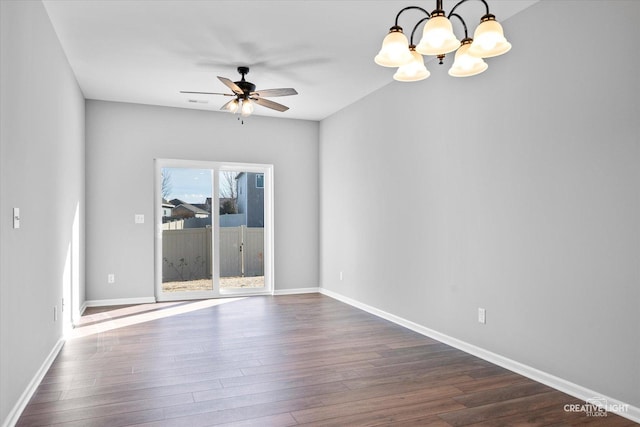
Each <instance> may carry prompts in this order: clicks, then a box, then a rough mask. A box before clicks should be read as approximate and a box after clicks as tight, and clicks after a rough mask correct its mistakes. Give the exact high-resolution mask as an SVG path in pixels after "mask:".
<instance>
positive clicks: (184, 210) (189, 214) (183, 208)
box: [169, 199, 209, 218]
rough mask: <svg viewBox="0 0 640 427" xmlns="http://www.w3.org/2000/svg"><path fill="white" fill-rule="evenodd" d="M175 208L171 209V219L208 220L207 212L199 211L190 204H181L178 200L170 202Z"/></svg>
mask: <svg viewBox="0 0 640 427" xmlns="http://www.w3.org/2000/svg"><path fill="white" fill-rule="evenodd" d="M169 203H171V204H173V205H174V206H175V207H174V208H173V209H172V215H171V216H172V217H174V218H209V212H207V211H206V210H204V209H200V208H199V207H197V206H194V205H192V204H190V203H186V202H183V201H182V200H180V199H173V200H170V202H169Z"/></svg>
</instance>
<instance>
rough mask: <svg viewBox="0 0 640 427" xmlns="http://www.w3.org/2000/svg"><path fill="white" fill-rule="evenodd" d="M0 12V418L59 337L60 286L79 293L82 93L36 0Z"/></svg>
mask: <svg viewBox="0 0 640 427" xmlns="http://www.w3.org/2000/svg"><path fill="white" fill-rule="evenodd" d="M0 15H1V18H0V19H1V21H0V28H1V31H2V33H1V35H0V67H1V68H0V93H2V96H1V97H0V99H1V101H0V103H1V104H0V212H1V215H0V263H1V264H0V424H2V423H3V422H6V421H8V420H7V416H8V415H9V412H10V411H11V409H12V408H13V407H14V406H15V405H16V402H17V401H18V399H19V397H20V395H21V394H22V392H23V391H24V390H25V389H26V388H27V385H28V384H29V382H30V381H31V379H32V378H33V377H34V376H35V375H36V373H37V371H38V369H39V368H40V366H41V365H42V364H43V362H44V361H45V359H46V358H47V356H48V355H49V353H50V352H51V350H52V349H53V348H54V346H55V345H56V343H57V342H58V340H59V339H60V338H61V337H62V331H63V328H62V326H63V318H62V316H63V314H64V315H66V314H68V313H69V312H70V311H69V309H70V304H69V300H68V298H67V311H66V312H65V313H60V308H61V302H62V296H63V288H65V286H66V287H69V286H70V285H71V283H72V282H73V284H74V285H75V287H76V288H77V290H78V291H77V293H76V294H75V297H76V298H75V299H76V301H75V306H76V309H77V308H78V307H79V304H80V303H82V302H83V301H84V277H83V275H84V268H83V263H84V257H83V251H84V243H83V236H84V231H83V215H84V99H83V97H82V93H81V92H80V90H79V88H78V85H77V83H76V80H75V77H74V75H73V74H72V72H71V69H70V67H69V65H68V63H67V60H66V57H65V55H64V53H63V52H62V49H61V47H60V45H59V43H58V38H57V36H56V34H55V33H54V31H53V28H52V26H51V23H50V21H49V18H48V16H47V13H46V11H45V9H44V7H43V6H42V3H41V2H35V1H27V2H25V1H22V2H18V1H4V0H3V1H1V2H0ZM13 207H19V208H20V213H21V217H22V221H21V228H20V229H17V230H14V229H13V228H12V215H11V214H12V208H13ZM74 223H75V228H74ZM54 306H56V307H57V309H58V315H59V317H58V321H57V322H54V317H53V308H54Z"/></svg>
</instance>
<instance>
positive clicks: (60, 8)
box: [44, 0, 537, 120]
mask: <svg viewBox="0 0 640 427" xmlns="http://www.w3.org/2000/svg"><path fill="white" fill-rule="evenodd" d="M536 1H537V0H509V1H507V0H488V3H489V6H490V8H491V13H493V14H494V15H496V17H497V19H498V20H499V21H504V20H506V19H507V18H508V17H510V16H512V15H514V14H515V13H518V12H520V11H521V10H523V9H525V8H527V7H529V6H531V5H532V4H533V3H535V2H536ZM435 3H436V2H435V0H426V1H424V0H423V1H415V0H385V1H365V0H313V1H311V0H309V1H303V0H284V1H265V0H257V1H239V0H235V1H205V0H199V1H171V0H164V1H150V0H120V1H114V0H107V1H99V0H90V1H78V0H45V1H44V4H45V7H46V9H47V12H48V14H49V16H50V18H51V22H52V23H53V26H54V28H55V31H56V33H57V34H58V37H59V39H60V42H61V43H62V47H63V49H64V51H65V53H66V55H67V57H68V59H69V63H70V64H71V67H72V69H73V71H74V73H75V75H76V76H77V79H78V83H79V85H80V87H81V89H82V92H83V93H84V96H85V97H86V98H88V99H99V100H107V101H120V102H133V103H140V104H151V105H162V106H170V107H179V108H194V109H203V110H212V111H218V110H219V108H220V107H221V106H222V104H224V103H225V102H226V101H228V99H229V98H225V97H222V96H203V95H197V96H196V95H184V94H180V93H179V92H180V91H181V90H188V91H204V92H227V93H228V92H229V91H228V90H227V89H226V87H225V86H224V85H223V84H222V83H221V82H220V81H219V80H218V79H217V78H216V76H223V77H228V78H230V79H231V80H234V81H236V80H239V78H240V76H239V75H238V74H237V71H236V68H237V66H240V65H247V66H249V67H251V71H250V73H249V75H247V80H249V81H251V82H253V83H255V84H256V86H257V88H258V89H269V88H279V87H293V88H295V89H296V90H297V91H298V93H299V95H297V96H289V97H281V98H271V99H273V100H274V101H276V102H279V103H282V104H285V105H287V106H288V107H290V110H288V111H286V112H284V113H280V112H277V111H272V110H269V109H266V108H263V107H259V106H256V110H255V113H254V114H259V115H265V116H267V115H268V116H275V117H287V118H295V119H308V120H321V119H323V118H325V117H327V116H329V115H331V114H332V113H334V112H336V111H338V110H341V109H343V108H345V107H346V106H348V105H350V104H352V103H353V102H355V101H357V100H359V99H360V98H362V97H364V96H366V95H367V94H369V93H371V92H373V91H375V90H377V89H379V88H381V87H382V86H384V85H387V84H389V83H391V82H393V80H392V75H393V73H394V69H390V68H383V67H380V66H377V65H376V64H374V62H373V57H374V56H375V55H376V53H377V52H378V50H379V49H380V44H381V43H382V39H383V38H384V36H385V35H386V33H387V31H388V30H389V27H391V26H392V25H393V23H394V19H395V16H396V13H397V12H398V11H399V10H400V9H402V8H403V7H405V6H409V5H417V6H421V7H423V8H424V9H426V10H429V11H431V10H432V9H434V8H435ZM455 3H456V1H454V0H444V6H445V9H446V10H447V11H449V10H450V9H451V7H452V6H453V5H454V4H455ZM457 12H458V13H459V14H461V15H462V16H463V18H464V19H465V20H466V21H467V25H468V26H469V31H470V32H473V29H474V28H475V26H476V25H477V23H478V22H479V19H480V16H481V15H483V14H484V6H483V5H482V3H481V2H480V1H470V2H468V3H466V4H464V5H463V6H461V7H460V8H459V9H457ZM421 17H422V15H420V14H419V12H416V11H409V12H407V13H405V14H403V15H402V17H401V20H400V22H399V24H400V25H401V26H403V27H404V30H405V34H407V35H409V34H410V32H411V29H412V27H413V25H414V24H415V22H417V20H418V19H420V18H421ZM454 24H455V23H454ZM417 34H418V35H417V36H416V38H417V39H419V34H420V32H418V33H417ZM456 34H457V35H458V38H462V32H461V29H459V28H457V29H456ZM470 35H472V34H470ZM507 37H508V34H507ZM514 49H517V46H514ZM434 67H435V65H432V66H431V67H430V68H432V69H433V70H432V72H434V71H435V72H443V73H446V69H444V68H443V69H441V70H438V69H435V68H434ZM447 68H448V67H447ZM427 81H428V80H427ZM394 84H411V83H394ZM413 84H416V83H413ZM189 100H195V101H199V102H203V103H193V102H189Z"/></svg>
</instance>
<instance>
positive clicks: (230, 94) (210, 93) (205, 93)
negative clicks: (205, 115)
mask: <svg viewBox="0 0 640 427" xmlns="http://www.w3.org/2000/svg"><path fill="white" fill-rule="evenodd" d="M180 93H195V94H199V95H224V96H235V95H234V94H232V93H219V92H189V91H186V90H181V91H180Z"/></svg>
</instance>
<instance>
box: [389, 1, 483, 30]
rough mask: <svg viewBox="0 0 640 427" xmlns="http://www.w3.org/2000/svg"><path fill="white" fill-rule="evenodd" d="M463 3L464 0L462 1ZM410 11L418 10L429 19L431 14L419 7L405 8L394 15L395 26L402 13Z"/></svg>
mask: <svg viewBox="0 0 640 427" xmlns="http://www.w3.org/2000/svg"><path fill="white" fill-rule="evenodd" d="M463 1H465V0H463ZM483 1H484V0H483ZM410 9H418V10H420V11H422V12H424V13H426V14H427V17H431V14H430V13H429V12H427V11H426V10H424V9H423V8H421V7H420V6H407V7H405V8H403V9H401V10H400V12H398V14H397V15H396V23H395V26H396V27H398V20H399V19H400V15H402V13H403V12H405V11H407V10H410Z"/></svg>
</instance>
